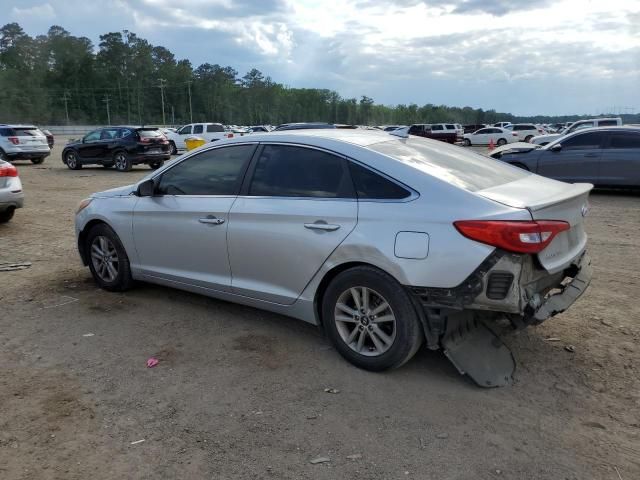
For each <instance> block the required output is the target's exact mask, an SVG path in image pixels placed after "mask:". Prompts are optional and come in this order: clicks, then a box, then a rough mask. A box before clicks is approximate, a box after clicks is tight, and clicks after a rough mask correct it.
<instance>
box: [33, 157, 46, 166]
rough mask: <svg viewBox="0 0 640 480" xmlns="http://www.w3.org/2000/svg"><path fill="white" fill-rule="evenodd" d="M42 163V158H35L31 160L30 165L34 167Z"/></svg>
mask: <svg viewBox="0 0 640 480" xmlns="http://www.w3.org/2000/svg"><path fill="white" fill-rule="evenodd" d="M42 162H44V157H37V158H32V159H31V163H33V164H34V165H39V164H41V163H42Z"/></svg>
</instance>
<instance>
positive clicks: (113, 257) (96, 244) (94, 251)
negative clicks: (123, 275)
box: [91, 235, 120, 282]
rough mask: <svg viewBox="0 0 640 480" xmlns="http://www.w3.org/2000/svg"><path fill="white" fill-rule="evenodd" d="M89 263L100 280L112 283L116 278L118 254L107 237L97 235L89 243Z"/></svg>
mask: <svg viewBox="0 0 640 480" xmlns="http://www.w3.org/2000/svg"><path fill="white" fill-rule="evenodd" d="M91 262H92V263H93V269H94V271H95V272H96V275H98V276H99V277H100V279H101V280H103V281H105V282H113V281H114V280H115V279H116V278H117V277H118V269H119V266H120V263H119V260H118V252H117V251H116V247H115V246H114V244H113V242H111V240H109V239H108V238H107V237H105V236H102V235H99V236H97V237H95V238H94V239H93V241H92V242H91Z"/></svg>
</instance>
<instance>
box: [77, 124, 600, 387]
mask: <svg viewBox="0 0 640 480" xmlns="http://www.w3.org/2000/svg"><path fill="white" fill-rule="evenodd" d="M590 190H591V185H588V184H581V185H568V184H565V183H561V182H557V181H555V180H550V179H546V178H542V177H539V176H537V175H533V174H531V173H529V172H526V171H524V170H522V169H519V168H515V167H512V166H510V165H506V164H504V163H501V162H498V161H495V160H492V159H488V158H486V157H483V156H480V155H478V154H475V153H473V152H468V151H465V149H462V148H459V147H456V146H452V145H446V144H443V143H442V142H437V141H432V140H427V139H422V138H418V137H413V136H409V137H408V138H401V137H397V136H391V135H388V134H386V133H383V132H374V131H364V130H351V131H349V130H338V129H331V130H305V131H297V132H283V133H268V134H264V135H260V136H256V137H243V138H236V139H233V140H225V141H220V142H216V143H215V144H214V145H206V146H203V147H201V148H199V149H197V150H194V151H193V152H189V153H188V154H187V155H184V156H183V157H181V158H179V159H178V160H176V161H175V162H173V163H172V164H169V165H166V166H165V167H164V168H161V169H160V170H158V171H157V172H153V173H152V174H150V175H149V176H148V177H146V178H145V179H143V180H142V181H140V182H139V183H137V184H135V185H129V186H125V187H121V188H116V189H113V190H109V191H105V192H101V193H96V194H94V195H93V196H92V197H91V198H88V199H85V200H83V201H82V202H81V203H80V205H79V207H78V213H77V216H76V233H77V239H78V248H79V251H80V255H81V257H82V260H83V262H84V263H85V265H88V266H89V268H90V270H91V273H92V274H93V276H94V278H95V280H96V282H97V283H98V285H100V286H101V287H103V288H105V289H107V290H113V291H122V290H126V289H128V288H130V287H131V286H132V284H133V281H134V280H140V281H145V282H152V283H158V284H161V285H166V286H170V287H175V288H180V289H184V290H188V291H191V292H197V293H201V294H204V295H208V296H211V297H215V298H220V299H224V300H229V301H232V302H237V303H242V304H245V305H250V306H254V307H258V308H262V309H265V310H270V311H273V312H278V313H281V314H284V315H289V316H292V317H295V318H299V319H301V320H304V321H307V322H310V323H313V324H316V325H321V326H322V327H323V328H324V330H325V331H326V333H327V335H328V337H329V338H330V340H331V341H332V342H333V344H334V345H335V347H336V349H337V350H338V351H339V352H340V353H341V354H342V355H343V356H344V357H345V358H346V359H347V360H349V361H350V362H352V363H354V364H355V365H357V366H359V367H361V368H365V369H368V370H383V369H387V368H393V367H398V366H400V365H402V364H403V363H405V362H406V361H407V360H409V359H410V358H411V357H412V356H413V355H414V354H415V353H416V351H417V350H418V348H419V347H420V346H421V345H422V344H423V343H426V345H427V347H428V348H430V349H438V348H443V349H444V350H445V353H446V354H447V356H448V357H449V358H450V359H451V360H452V361H453V362H454V364H455V365H456V366H457V367H458V368H459V370H460V371H461V372H465V373H468V374H469V375H470V376H472V377H473V378H474V380H475V381H476V382H478V383H479V384H481V385H483V386H495V385H502V384H505V383H508V382H509V380H510V375H511V373H512V372H513V367H514V364H513V360H512V357H511V354H510V352H509V351H508V350H507V349H506V347H505V346H504V345H503V344H502V343H501V342H500V341H499V340H498V338H497V337H496V336H495V335H494V333H493V331H492V328H494V327H495V326H496V325H497V324H498V323H497V322H499V321H501V320H504V319H508V320H509V321H510V322H511V324H512V325H513V326H514V327H517V328H522V327H525V326H527V325H536V324H539V323H541V322H542V321H544V320H546V319H547V318H549V317H551V316H553V315H555V314H557V313H559V312H562V311H563V310H565V309H566V308H567V307H568V306H569V305H571V304H572V303H573V302H574V301H575V300H576V299H577V298H578V297H579V296H580V295H581V294H582V293H583V292H584V290H585V289H586V288H587V285H588V284H589V280H590V276H591V273H590V268H589V259H588V257H587V256H586V254H585V251H586V243H587V237H586V234H585V231H584V223H583V217H584V215H585V214H586V210H587V197H588V195H589V191H590ZM488 327H491V328H488Z"/></svg>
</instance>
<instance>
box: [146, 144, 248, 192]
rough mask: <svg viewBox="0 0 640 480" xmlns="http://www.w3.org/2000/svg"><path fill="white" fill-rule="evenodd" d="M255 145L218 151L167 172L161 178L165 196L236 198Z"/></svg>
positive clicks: (199, 155) (160, 189) (160, 188)
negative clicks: (229, 196)
mask: <svg viewBox="0 0 640 480" xmlns="http://www.w3.org/2000/svg"><path fill="white" fill-rule="evenodd" d="M255 148H256V147H255V145H237V146H232V147H224V148H216V149H213V150H208V151H206V152H202V153H199V154H197V155H194V156H193V157H190V158H188V159H187V160H185V161H183V162H180V163H179V164H178V165H176V166H175V167H173V168H172V169H170V170H167V171H166V172H165V173H164V174H163V175H162V178H161V179H160V184H159V185H158V193H160V194H163V195H236V194H237V193H238V190H239V189H240V184H241V183H242V177H243V175H244V171H245V169H246V168H247V165H248V163H249V160H250V159H251V155H252V154H253V152H254V150H255Z"/></svg>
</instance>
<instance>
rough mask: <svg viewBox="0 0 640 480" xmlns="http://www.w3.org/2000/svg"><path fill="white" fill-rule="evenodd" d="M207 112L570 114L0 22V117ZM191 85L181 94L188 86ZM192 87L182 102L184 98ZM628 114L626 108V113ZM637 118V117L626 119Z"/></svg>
mask: <svg viewBox="0 0 640 480" xmlns="http://www.w3.org/2000/svg"><path fill="white" fill-rule="evenodd" d="M161 85H162V95H163V97H164V102H165V121H166V123H169V124H174V125H175V124H182V123H188V122H190V121H191V119H193V121H195V122H197V121H213V122H222V123H226V124H239V125H257V124H273V125H277V124H279V123H284V122H301V121H325V122H332V123H347V124H361V125H384V124H411V123H436V122H447V123H461V124H464V123H474V124H476V123H494V122H498V121H535V122H551V121H570V120H573V119H577V118H578V117H575V116H574V117H515V116H513V115H511V114H507V113H498V112H496V111H494V110H488V111H483V110H482V109H474V108H471V107H464V108H458V107H447V106H444V105H434V104H427V105H423V106H418V105H416V104H410V105H396V106H387V105H380V104H376V103H375V102H374V100H373V99H372V98H370V97H367V96H365V95H363V96H362V97H361V98H360V99H359V100H358V99H356V98H342V97H341V96H340V95H339V94H338V93H337V92H334V91H331V90H326V89H316V88H313V89H311V88H291V87H287V86H285V85H282V84H279V83H276V82H274V81H273V80H272V79H271V78H270V77H269V76H265V75H264V74H263V73H262V72H260V71H259V70H257V69H255V68H254V69H252V70H251V71H249V72H248V73H247V74H245V75H244V76H242V77H240V76H239V74H238V72H237V71H236V70H234V69H233V68H232V67H222V66H220V65H218V64H210V63H204V64H202V65H200V66H198V67H196V68H193V67H192V65H191V63H190V62H189V61H188V60H176V58H175V56H174V54H173V53H171V51H169V50H168V49H166V48H165V47H162V46H154V45H151V44H150V43H149V42H148V41H147V40H145V39H143V38H140V37H138V36H137V35H136V34H135V33H133V32H129V31H127V30H124V31H122V32H109V33H106V34H104V35H101V36H100V42H99V44H98V50H97V53H96V52H95V50H94V46H93V44H92V42H91V41H90V40H89V39H88V38H86V37H75V36H73V35H71V34H70V33H69V32H67V31H66V30H65V29H64V28H62V27H60V26H57V25H54V26H52V27H51V28H50V29H49V31H48V32H47V34H46V35H39V36H37V37H36V38H32V37H30V36H29V35H27V34H26V33H25V32H24V30H23V29H22V27H20V25H18V24H17V23H9V24H7V25H4V26H3V27H2V28H0V122H25V123H39V124H64V123H66V122H67V116H68V119H69V122H70V123H78V124H83V123H84V124H87V123H88V124H106V123H107V106H108V108H109V113H110V117H111V122H112V123H113V124H125V123H126V124H160V123H162V121H163V117H162V102H161V88H160V86H161ZM189 93H190V95H189ZM189 97H191V103H190V102H189ZM630 117H631V116H630ZM627 121H629V122H632V121H635V122H638V121H640V119H639V118H635V120H634V119H633V118H630V119H627Z"/></svg>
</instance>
